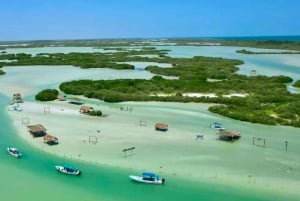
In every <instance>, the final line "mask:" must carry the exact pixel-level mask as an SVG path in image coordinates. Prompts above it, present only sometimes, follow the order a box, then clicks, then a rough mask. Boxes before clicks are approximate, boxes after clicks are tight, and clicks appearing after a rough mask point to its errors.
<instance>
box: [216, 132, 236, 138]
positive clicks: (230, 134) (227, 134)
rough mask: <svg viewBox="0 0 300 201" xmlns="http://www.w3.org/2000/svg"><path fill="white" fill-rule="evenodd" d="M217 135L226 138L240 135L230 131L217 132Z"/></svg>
mask: <svg viewBox="0 0 300 201" xmlns="http://www.w3.org/2000/svg"><path fill="white" fill-rule="evenodd" d="M219 135H222V136H226V137H237V136H241V134H240V133H237V132H230V131H219Z"/></svg>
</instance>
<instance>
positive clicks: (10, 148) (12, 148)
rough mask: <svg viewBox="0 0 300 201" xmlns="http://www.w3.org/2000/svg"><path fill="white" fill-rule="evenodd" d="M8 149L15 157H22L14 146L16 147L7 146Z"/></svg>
mask: <svg viewBox="0 0 300 201" xmlns="http://www.w3.org/2000/svg"><path fill="white" fill-rule="evenodd" d="M7 151H8V153H10V155H12V156H13V157H16V158H20V157H21V155H22V154H21V153H20V152H19V151H18V149H17V148H14V147H10V146H9V147H7Z"/></svg>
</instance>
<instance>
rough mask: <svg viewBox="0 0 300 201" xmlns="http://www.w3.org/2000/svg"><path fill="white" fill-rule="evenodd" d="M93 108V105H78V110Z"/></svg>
mask: <svg viewBox="0 0 300 201" xmlns="http://www.w3.org/2000/svg"><path fill="white" fill-rule="evenodd" d="M91 109H93V107H90V106H87V105H83V106H81V107H80V110H91Z"/></svg>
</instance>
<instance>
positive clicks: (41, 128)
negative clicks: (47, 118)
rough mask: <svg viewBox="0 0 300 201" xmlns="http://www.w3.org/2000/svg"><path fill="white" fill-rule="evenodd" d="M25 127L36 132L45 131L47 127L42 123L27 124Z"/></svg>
mask: <svg viewBox="0 0 300 201" xmlns="http://www.w3.org/2000/svg"><path fill="white" fill-rule="evenodd" d="M27 128H28V129H29V131H30V132H33V133H36V132H42V131H44V132H45V131H46V130H47V129H46V128H45V127H44V126H43V125H42V124H36V125H28V126H27Z"/></svg>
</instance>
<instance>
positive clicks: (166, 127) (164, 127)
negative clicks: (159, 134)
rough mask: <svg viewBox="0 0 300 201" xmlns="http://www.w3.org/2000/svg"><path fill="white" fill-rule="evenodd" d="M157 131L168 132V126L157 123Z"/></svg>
mask: <svg viewBox="0 0 300 201" xmlns="http://www.w3.org/2000/svg"><path fill="white" fill-rule="evenodd" d="M155 130H157V131H167V130H168V125H167V124H164V123H156V124H155Z"/></svg>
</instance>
